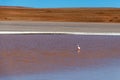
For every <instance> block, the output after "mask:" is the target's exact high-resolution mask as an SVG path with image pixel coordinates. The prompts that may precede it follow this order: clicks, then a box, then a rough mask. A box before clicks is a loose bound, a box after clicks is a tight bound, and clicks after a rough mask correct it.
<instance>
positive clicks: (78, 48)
mask: <svg viewBox="0 0 120 80" xmlns="http://www.w3.org/2000/svg"><path fill="white" fill-rule="evenodd" d="M77 53H80V46H79V45H77Z"/></svg>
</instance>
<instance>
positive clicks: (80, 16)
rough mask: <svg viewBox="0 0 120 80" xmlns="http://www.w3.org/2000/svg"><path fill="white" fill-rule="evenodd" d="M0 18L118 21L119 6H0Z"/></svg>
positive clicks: (2, 19) (119, 17)
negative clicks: (40, 7)
mask: <svg viewBox="0 0 120 80" xmlns="http://www.w3.org/2000/svg"><path fill="white" fill-rule="evenodd" d="M0 20H1V21H4V20H9V21H10V20H14V21H16V20H17V21H20V20H26V21H60V22H120V8H61V9H60V8H59V9H57V8H56V9H55V8H54V9H35V8H24V7H4V6H1V7H0Z"/></svg>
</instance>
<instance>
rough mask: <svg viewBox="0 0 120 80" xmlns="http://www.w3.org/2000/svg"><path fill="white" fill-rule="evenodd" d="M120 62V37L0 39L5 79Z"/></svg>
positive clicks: (0, 72)
mask: <svg viewBox="0 0 120 80" xmlns="http://www.w3.org/2000/svg"><path fill="white" fill-rule="evenodd" d="M77 45H79V46H80V47H81V51H80V53H79V54H78V53H77ZM119 58H120V36H95V35H94V36H92V35H91V36H90V35H89V36H87V35H55V34H54V35H49V34H48V35H42V34H38V35H0V75H1V76H2V75H15V74H33V73H42V72H49V71H52V72H53V71H59V70H60V71H61V70H63V71H64V70H74V69H76V68H80V69H84V68H96V67H103V66H108V65H109V64H111V63H113V62H112V61H111V60H114V59H117V60H119ZM118 64H119V63H118Z"/></svg>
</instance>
